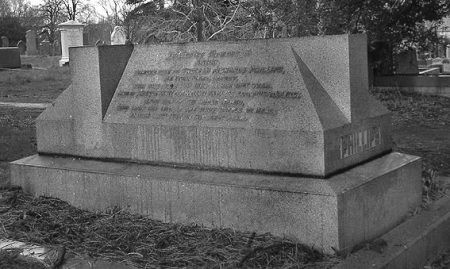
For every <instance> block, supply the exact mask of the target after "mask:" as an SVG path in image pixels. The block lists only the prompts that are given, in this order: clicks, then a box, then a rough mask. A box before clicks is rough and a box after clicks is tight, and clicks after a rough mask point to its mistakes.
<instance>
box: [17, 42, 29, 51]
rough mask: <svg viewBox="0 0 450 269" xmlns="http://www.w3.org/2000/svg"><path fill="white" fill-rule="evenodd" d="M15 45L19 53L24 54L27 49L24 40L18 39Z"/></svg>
mask: <svg viewBox="0 0 450 269" xmlns="http://www.w3.org/2000/svg"><path fill="white" fill-rule="evenodd" d="M17 47H18V48H19V51H20V55H24V54H25V52H26V51H27V45H25V42H23V41H22V40H19V42H17Z"/></svg>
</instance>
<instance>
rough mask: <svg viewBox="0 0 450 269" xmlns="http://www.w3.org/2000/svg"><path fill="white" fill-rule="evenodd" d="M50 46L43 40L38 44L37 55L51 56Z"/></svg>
mask: <svg viewBox="0 0 450 269" xmlns="http://www.w3.org/2000/svg"><path fill="white" fill-rule="evenodd" d="M51 49H52V48H51V46H50V42H49V41H48V40H43V41H42V42H41V44H39V55H42V56H49V55H51Z"/></svg>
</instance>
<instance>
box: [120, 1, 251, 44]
mask: <svg viewBox="0 0 450 269" xmlns="http://www.w3.org/2000/svg"><path fill="white" fill-rule="evenodd" d="M151 3H152V2H150V3H147V5H148V6H147V7H149V4H151ZM138 10H139V8H138V9H135V10H133V12H131V13H130V16H129V17H128V18H127V19H128V20H131V21H135V24H137V25H138V27H137V28H138V29H137V31H136V33H134V34H135V36H134V37H135V38H134V40H135V41H137V42H140V43H148V42H151V41H154V40H156V41H175V42H186V41H204V40H223V39H228V38H227V37H229V36H230V34H231V33H232V32H236V29H240V30H242V29H244V28H246V27H249V26H250V25H249V24H248V22H249V21H248V20H246V19H245V18H244V17H245V16H244V17H243V16H241V15H242V12H244V10H243V9H242V7H241V1H235V2H232V1H217V0H177V1H172V2H166V3H165V5H162V4H161V1H155V2H153V6H151V8H147V13H146V14H145V15H144V16H143V15H142V12H137V11H138ZM243 18H244V19H243ZM243 32H246V31H243Z"/></svg>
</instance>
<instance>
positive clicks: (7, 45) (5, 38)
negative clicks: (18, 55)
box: [1, 36, 9, 48]
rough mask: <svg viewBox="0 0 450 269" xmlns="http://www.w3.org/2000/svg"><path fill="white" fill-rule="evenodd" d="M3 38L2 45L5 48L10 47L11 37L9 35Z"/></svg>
mask: <svg viewBox="0 0 450 269" xmlns="http://www.w3.org/2000/svg"><path fill="white" fill-rule="evenodd" d="M1 39H2V47H3V48H6V47H9V39H8V37H6V36H2V37H1Z"/></svg>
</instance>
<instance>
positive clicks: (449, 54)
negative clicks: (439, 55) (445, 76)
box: [445, 45, 450, 58]
mask: <svg viewBox="0 0 450 269" xmlns="http://www.w3.org/2000/svg"><path fill="white" fill-rule="evenodd" d="M445 55H446V57H447V58H450V45H447V47H446V48H445Z"/></svg>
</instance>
